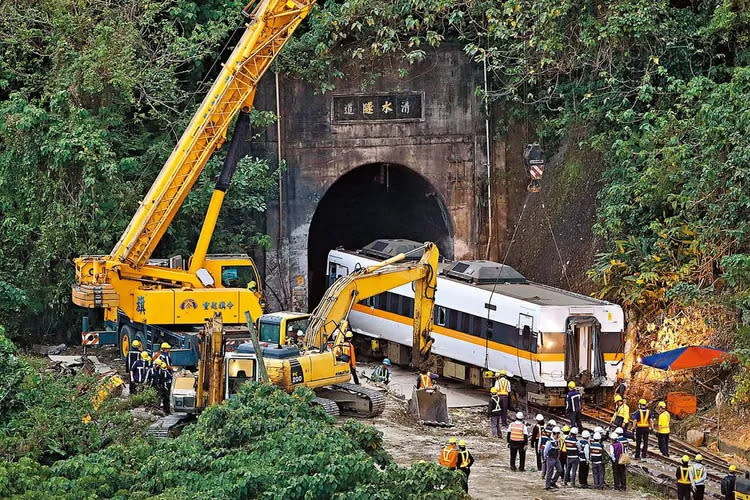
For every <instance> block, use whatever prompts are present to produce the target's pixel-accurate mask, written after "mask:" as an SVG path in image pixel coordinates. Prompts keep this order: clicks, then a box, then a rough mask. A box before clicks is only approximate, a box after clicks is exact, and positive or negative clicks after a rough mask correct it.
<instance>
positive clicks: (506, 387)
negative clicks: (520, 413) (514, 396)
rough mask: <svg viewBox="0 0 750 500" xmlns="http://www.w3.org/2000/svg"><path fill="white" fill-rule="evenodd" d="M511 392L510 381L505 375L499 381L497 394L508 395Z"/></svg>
mask: <svg viewBox="0 0 750 500" xmlns="http://www.w3.org/2000/svg"><path fill="white" fill-rule="evenodd" d="M509 392H510V382H508V379H507V378H505V377H503V378H501V379H500V380H499V381H498V388H497V394H498V395H499V396H507V395H508V393H509Z"/></svg>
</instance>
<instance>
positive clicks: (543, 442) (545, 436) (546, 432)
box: [539, 419, 557, 479]
mask: <svg viewBox="0 0 750 500" xmlns="http://www.w3.org/2000/svg"><path fill="white" fill-rule="evenodd" d="M555 427H557V422H555V421H554V419H549V421H548V422H547V425H545V426H544V429H543V430H542V437H541V439H539V452H540V453H541V455H542V479H545V478H546V477H547V459H546V458H545V457H544V450H545V449H546V448H547V443H548V442H549V440H550V439H552V429H554V428H555Z"/></svg>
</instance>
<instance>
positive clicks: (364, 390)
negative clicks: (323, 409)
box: [332, 383, 385, 418]
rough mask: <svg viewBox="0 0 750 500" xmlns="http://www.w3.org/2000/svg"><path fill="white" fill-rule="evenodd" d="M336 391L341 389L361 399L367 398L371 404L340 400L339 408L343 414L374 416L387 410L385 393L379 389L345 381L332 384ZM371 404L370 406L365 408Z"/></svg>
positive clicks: (363, 416)
mask: <svg viewBox="0 0 750 500" xmlns="http://www.w3.org/2000/svg"><path fill="white" fill-rule="evenodd" d="M332 388H333V389H334V390H336V391H341V392H344V393H346V394H349V395H351V396H354V397H356V398H359V399H361V400H366V401H367V402H368V403H369V404H368V405H365V404H363V403H364V401H358V402H357V403H356V404H346V402H339V409H340V411H341V414H342V415H348V416H353V417H362V418H372V417H377V416H378V415H381V414H382V413H383V411H385V394H384V393H383V392H381V391H378V390H377V389H371V388H369V387H363V386H361V385H356V384H351V383H344V384H336V385H334V386H332ZM366 406H369V409H368V408H365V407H366Z"/></svg>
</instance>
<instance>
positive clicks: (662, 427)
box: [656, 411, 670, 434]
mask: <svg viewBox="0 0 750 500" xmlns="http://www.w3.org/2000/svg"><path fill="white" fill-rule="evenodd" d="M669 420H670V418H669V412H667V411H663V412H661V413H660V414H659V421H658V426H657V429H656V431H657V432H658V433H659V434H669Z"/></svg>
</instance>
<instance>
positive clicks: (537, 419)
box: [536, 413, 544, 422]
mask: <svg viewBox="0 0 750 500" xmlns="http://www.w3.org/2000/svg"><path fill="white" fill-rule="evenodd" d="M536 421H537V422H544V415H542V414H541V413H537V414H536Z"/></svg>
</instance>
